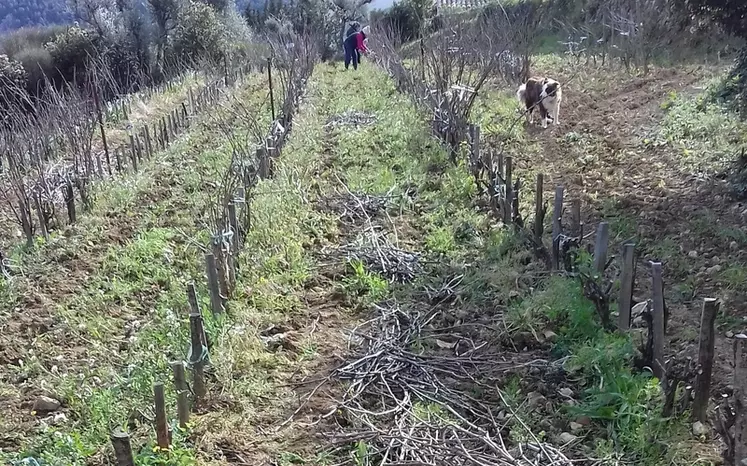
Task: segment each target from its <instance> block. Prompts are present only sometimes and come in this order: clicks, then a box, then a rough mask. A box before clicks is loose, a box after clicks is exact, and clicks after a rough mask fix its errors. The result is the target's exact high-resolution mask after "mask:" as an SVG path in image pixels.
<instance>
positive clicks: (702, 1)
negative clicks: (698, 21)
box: [686, 0, 747, 39]
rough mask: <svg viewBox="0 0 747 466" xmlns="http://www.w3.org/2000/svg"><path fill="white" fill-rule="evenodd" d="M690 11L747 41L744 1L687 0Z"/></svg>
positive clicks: (746, 3) (745, 3)
mask: <svg viewBox="0 0 747 466" xmlns="http://www.w3.org/2000/svg"><path fill="white" fill-rule="evenodd" d="M686 3H687V6H688V7H689V8H690V10H691V11H692V12H693V13H694V14H696V15H699V16H701V17H706V18H711V19H713V20H715V21H717V22H718V23H720V24H721V25H722V26H723V27H724V29H726V31H727V32H729V33H730V34H734V35H735V36H737V37H741V38H743V39H747V2H745V1H744V0H686Z"/></svg>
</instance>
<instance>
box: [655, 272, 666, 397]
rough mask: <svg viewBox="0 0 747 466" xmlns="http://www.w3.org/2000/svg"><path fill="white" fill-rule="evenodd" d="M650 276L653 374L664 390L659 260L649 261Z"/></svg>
mask: <svg viewBox="0 0 747 466" xmlns="http://www.w3.org/2000/svg"><path fill="white" fill-rule="evenodd" d="M651 277H652V285H653V301H654V303H653V304H654V309H653V311H654V314H653V328H652V331H653V332H654V354H653V366H654V367H653V371H654V375H655V376H656V377H657V378H658V379H659V381H660V382H661V386H662V388H663V389H664V391H666V387H667V385H666V376H667V373H666V365H665V362H664V281H663V279H662V272H661V262H651Z"/></svg>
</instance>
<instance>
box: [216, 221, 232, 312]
mask: <svg viewBox="0 0 747 466" xmlns="http://www.w3.org/2000/svg"><path fill="white" fill-rule="evenodd" d="M220 234H221V233H219V235H220ZM213 257H214V258H215V265H216V267H215V270H216V272H217V273H218V285H219V286H220V295H221V297H222V298H223V299H222V300H221V302H222V304H225V298H227V297H228V296H230V295H231V288H230V285H229V278H228V270H226V269H228V267H227V263H226V259H227V258H226V257H225V254H224V252H223V238H222V237H221V238H220V239H219V240H218V241H213Z"/></svg>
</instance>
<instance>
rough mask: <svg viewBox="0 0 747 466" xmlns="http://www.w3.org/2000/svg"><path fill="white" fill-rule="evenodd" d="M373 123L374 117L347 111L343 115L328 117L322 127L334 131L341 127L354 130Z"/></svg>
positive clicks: (369, 114) (374, 121)
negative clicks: (353, 128)
mask: <svg viewBox="0 0 747 466" xmlns="http://www.w3.org/2000/svg"><path fill="white" fill-rule="evenodd" d="M374 123H376V115H374V114H371V113H366V112H358V111H355V110H349V111H347V112H345V113H341V114H339V115H334V116H332V117H330V119H329V120H328V121H327V124H326V125H324V127H325V129H336V128H339V127H341V126H352V127H355V128H360V127H362V126H369V125H372V124H374Z"/></svg>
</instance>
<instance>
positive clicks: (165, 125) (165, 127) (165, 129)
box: [162, 116, 171, 147]
mask: <svg viewBox="0 0 747 466" xmlns="http://www.w3.org/2000/svg"><path fill="white" fill-rule="evenodd" d="M162 121H163V137H164V139H165V140H166V146H167V147H168V145H169V144H171V138H170V137H169V118H168V116H164V117H163V120H162Z"/></svg>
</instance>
